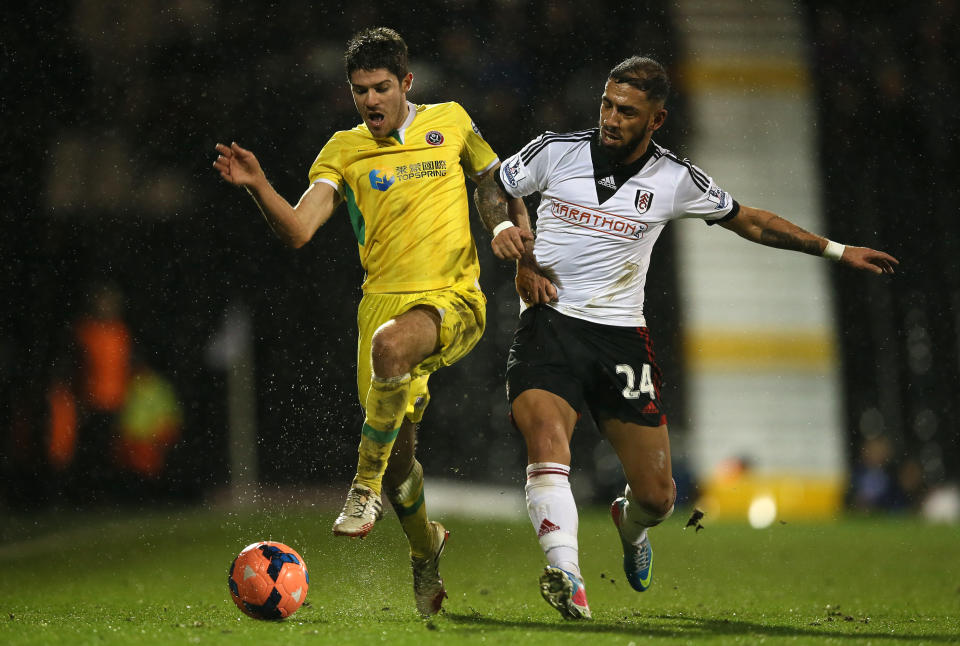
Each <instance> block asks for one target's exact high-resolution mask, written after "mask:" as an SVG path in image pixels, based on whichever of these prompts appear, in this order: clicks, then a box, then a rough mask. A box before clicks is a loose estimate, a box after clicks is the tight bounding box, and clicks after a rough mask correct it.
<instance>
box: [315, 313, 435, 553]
mask: <svg viewBox="0 0 960 646" xmlns="http://www.w3.org/2000/svg"><path fill="white" fill-rule="evenodd" d="M439 329H440V315H439V313H438V312H437V311H436V310H435V309H433V308H430V307H413V308H411V309H409V310H407V311H405V312H403V313H402V314H400V315H398V316H396V317H394V318H392V319H390V320H388V321H387V322H386V323H384V324H383V325H381V326H379V327H378V328H377V329H376V331H375V332H374V333H373V335H372V337H371V339H370V354H369V356H370V366H371V369H372V375H371V377H370V387H369V390H368V391H367V394H366V400H365V405H364V411H365V413H366V416H365V418H364V421H363V428H362V431H361V436H360V447H359V458H358V461H357V474H356V476H355V478H354V481H353V485H352V486H351V489H350V492H349V494H348V496H347V502H346V504H345V505H344V508H343V511H342V512H341V514H340V515H339V516H338V517H337V519H336V521H335V522H334V527H333V532H334V534H337V535H341V536H355V537H363V536H366V534H367V533H369V531H370V530H371V529H372V528H373V524H374V523H375V522H376V521H377V520H378V519H379V518H380V516H381V515H382V508H381V507H382V503H381V501H380V493H381V485H382V479H383V475H384V472H385V471H386V469H387V464H388V462H389V457H390V454H391V451H392V449H393V445H394V442H395V441H396V439H397V436H398V434H399V433H400V430H401V425H402V423H403V420H404V415H405V413H406V412H407V407H408V403H409V396H410V389H411V384H412V382H413V381H414V378H413V377H412V376H411V374H410V371H411V370H412V369H413V368H414V366H416V365H417V364H418V363H420V362H421V361H422V360H423V359H424V358H426V357H427V356H429V355H430V354H432V353H434V352H435V351H436V349H437V345H438V343H439ZM362 343H363V342H362V341H361V345H362ZM363 360H364V359H363V351H362V349H361V352H360V358H359V359H358V361H363Z"/></svg>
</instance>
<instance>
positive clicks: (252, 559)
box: [227, 541, 310, 619]
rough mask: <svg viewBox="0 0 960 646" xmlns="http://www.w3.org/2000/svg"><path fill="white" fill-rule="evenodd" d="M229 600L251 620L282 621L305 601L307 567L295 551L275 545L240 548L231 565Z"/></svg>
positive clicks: (254, 545) (308, 584)
mask: <svg viewBox="0 0 960 646" xmlns="http://www.w3.org/2000/svg"><path fill="white" fill-rule="evenodd" d="M227 583H228V584H229V585H230V597H231V598H232V599H233V602H234V603H235V604H237V607H238V608H240V610H241V611H242V612H243V613H244V614H245V615H248V616H250V617H253V618H254V619H284V618H285V617H289V616H290V615H292V614H293V613H294V612H296V611H297V608H299V607H300V606H301V605H303V602H304V600H305V599H306V598H307V588H308V587H309V586H310V577H309V576H308V575H307V564H306V563H304V562H303V557H301V556H300V555H299V554H298V553H297V551H296V550H295V549H293V548H292V547H288V546H287V545H284V544H283V543H277V542H275V541H262V542H260V543H254V544H252V545H248V546H246V547H245V548H243V551H242V552H240V554H238V555H237V558H235V559H233V563H232V564H231V565H230V577H229V579H228V581H227Z"/></svg>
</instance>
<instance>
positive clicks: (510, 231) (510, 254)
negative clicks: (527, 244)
mask: <svg viewBox="0 0 960 646" xmlns="http://www.w3.org/2000/svg"><path fill="white" fill-rule="evenodd" d="M526 240H529V241H533V234H532V233H530V232H529V231H524V230H523V229H521V228H520V227H508V228H506V229H504V230H503V231H501V232H500V233H498V234H497V237H496V238H494V239H493V240H491V241H490V246H491V247H492V248H493V255H495V256H496V257H497V258H499V259H500V260H519V259H520V256H522V255H523V245H524V241H526Z"/></svg>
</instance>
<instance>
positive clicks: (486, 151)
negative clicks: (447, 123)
mask: <svg viewBox="0 0 960 646" xmlns="http://www.w3.org/2000/svg"><path fill="white" fill-rule="evenodd" d="M454 106H455V107H456V112H457V121H458V124H459V126H460V132H461V133H462V135H463V150H461V151H460V163H461V164H462V165H463V169H464V170H465V171H466V172H467V174H469V175H470V176H472V177H476V176H477V175H481V174H483V173H485V172H487V171H488V170H490V169H491V168H493V167H494V166H496V165H497V162H499V161H500V159H499V158H498V157H497V153H495V152H493V148H491V147H490V144H488V143H487V140H486V139H484V138H483V135H481V134H480V129H479V128H477V124H475V123H474V122H473V120H472V119H471V118H470V115H468V114H467V111H466V110H464V109H463V107H462V106H461V105H460V104H458V103H454Z"/></svg>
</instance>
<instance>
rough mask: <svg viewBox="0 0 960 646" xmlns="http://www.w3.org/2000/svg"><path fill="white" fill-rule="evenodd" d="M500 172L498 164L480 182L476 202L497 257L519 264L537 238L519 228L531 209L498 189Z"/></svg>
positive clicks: (476, 192)
mask: <svg viewBox="0 0 960 646" xmlns="http://www.w3.org/2000/svg"><path fill="white" fill-rule="evenodd" d="M499 168H500V164H497V165H496V166H495V167H494V168H492V169H490V170H489V171H487V172H486V173H485V174H483V175H481V176H480V177H479V178H477V190H476V191H474V193H473V199H474V202H476V204H477V211H478V212H479V213H480V220H481V221H482V222H483V226H485V227H486V228H487V231H489V232H490V233H491V234H492V235H493V239H492V240H491V241H490V247H491V248H492V249H493V254H494V255H495V256H496V257H497V258H500V259H501V260H519V259H520V257H521V256H522V255H523V248H524V243H525V242H526V241H528V240H529V241H531V242H532V241H533V234H532V233H531V232H530V229H529V227H528V228H527V230H523V229H522V228H520V227H518V226H516V225H517V218H518V217H519V214H520V213H523V215H524V216H525V215H526V214H527V207H526V206H525V205H524V203H523V200H521V199H520V198H516V197H510V196H508V195H507V194H505V193H504V192H503V189H501V188H500V187H499V186H498V185H497V181H496V179H494V173H496V172H497V169H499ZM528 221H529V220H528Z"/></svg>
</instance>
